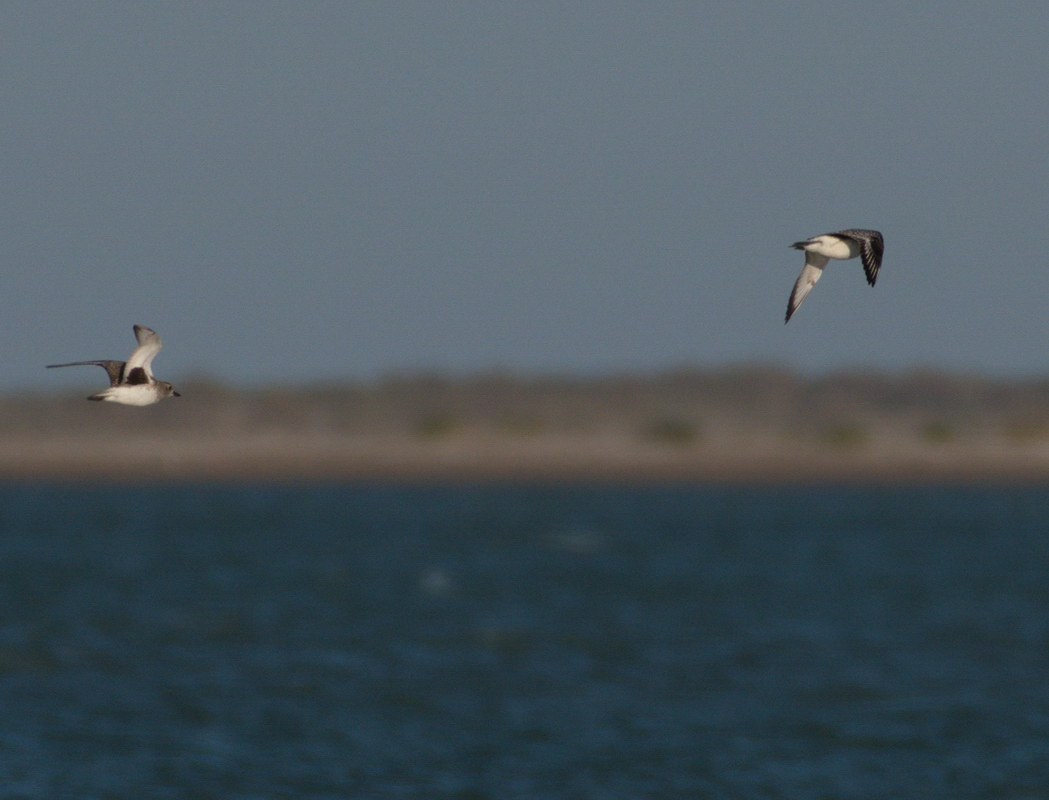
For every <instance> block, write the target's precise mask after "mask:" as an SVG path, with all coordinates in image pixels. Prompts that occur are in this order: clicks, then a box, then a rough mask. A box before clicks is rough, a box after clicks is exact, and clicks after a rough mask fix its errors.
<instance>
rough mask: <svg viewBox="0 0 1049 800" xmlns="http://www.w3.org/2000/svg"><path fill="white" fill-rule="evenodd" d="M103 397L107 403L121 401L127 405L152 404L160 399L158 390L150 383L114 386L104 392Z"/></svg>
mask: <svg viewBox="0 0 1049 800" xmlns="http://www.w3.org/2000/svg"><path fill="white" fill-rule="evenodd" d="M102 395H103V397H102V399H103V400H104V401H106V402H107V403H121V404H122V405H125V406H151V405H153V403H156V402H157V401H158V400H160V395H159V394H157V390H156V389H155V388H154V387H152V386H150V385H149V384H148V383H144V384H141V385H139V386H126V385H125V386H113V387H110V388H109V389H107V390H106V391H105V392H102Z"/></svg>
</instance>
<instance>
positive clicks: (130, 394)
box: [47, 325, 182, 406]
mask: <svg viewBox="0 0 1049 800" xmlns="http://www.w3.org/2000/svg"><path fill="white" fill-rule="evenodd" d="M135 338H136V339H137V340H138V347H136V348H135V350H134V351H133V352H132V353H131V355H130V356H128V360H127V361H73V362H71V363H69V364H48V365H47V368H48V369H55V368H56V367H79V366H82V365H85V364H90V365H92V366H98V367H102V369H104V370H105V371H106V374H107V375H109V388H108V389H104V390H102V391H101V392H98V393H97V394H93V395H91V396H90V397H89V398H87V399H88V400H105V401H107V402H109V403H123V404H124V405H126V406H149V405H153V403H159V402H160V401H161V400H163V399H164V398H165V397H170V396H172V395H173V396H175V397H181V396H182V395H180V394H179V393H178V392H176V391H175V389H174V388H173V387H172V386H171V384H170V383H167V382H165V381H158V380H157V379H156V378H154V377H153V369H152V367H151V365H152V364H153V359H154V358H155V357H156V355H157V353H159V352H160V347H161V344H160V337H159V336H158V335H157V332H156V331H154V330H150V329H149V328H147V327H145V326H143V325H136V326H135Z"/></svg>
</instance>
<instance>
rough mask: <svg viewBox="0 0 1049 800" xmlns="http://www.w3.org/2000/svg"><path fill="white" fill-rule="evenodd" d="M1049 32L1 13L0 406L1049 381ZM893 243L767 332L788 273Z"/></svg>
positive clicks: (1004, 20) (352, 13)
mask: <svg viewBox="0 0 1049 800" xmlns="http://www.w3.org/2000/svg"><path fill="white" fill-rule="evenodd" d="M1047 41H1049V5H1046V4H1045V3H1034V2H1031V3H1003V4H994V3H987V2H986V0H980V2H954V3H929V2H881V3H878V2H872V3H840V2H830V3H818V2H804V1H803V2H791V3H781V2H765V3H761V2H734V3H720V2H719V3H709V4H707V3H703V2H696V0H689V2H680V3H678V2H632V3H631V2H619V3H608V2H595V3H590V2H582V1H579V0H577V1H576V2H556V3H555V2H529V3H506V2H491V3H489V2H443V1H442V0H426V1H425V2H411V3H407V2H406V3H398V2H390V1H389V0H383V1H382V2H346V1H345V0H339V1H338V2H330V3H325V2H308V0H295V2H274V3H267V2H260V1H259V0H252V1H251V2H222V0H206V1H202V2H177V1H175V0H171V1H169V2H164V3H156V4H146V3H126V4H125V3H105V2H101V3H95V2H75V3H36V2H32V3H14V2H12V3H5V4H3V6H2V8H0V100H2V109H0V111H2V116H0V132H2V147H0V181H2V184H0V185H2V189H3V191H2V192H0V203H2V211H3V213H2V215H0V219H2V230H0V233H2V238H0V241H2V242H3V249H2V252H3V258H4V262H5V269H4V274H5V289H6V290H5V291H4V292H2V293H0V319H2V320H3V322H2V327H0V336H2V344H3V352H4V353H5V357H6V362H7V363H6V369H5V370H4V371H3V373H2V376H3V377H2V380H0V388H17V387H42V386H67V385H69V384H70V383H79V384H87V383H92V382H93V383H97V382H98V380H99V379H103V380H104V376H103V375H102V373H101V371H98V374H97V375H95V374H92V372H91V371H89V370H87V368H84V370H83V371H80V370H66V371H63V372H61V373H59V372H45V371H44V370H43V365H44V364H48V363H53V362H56V361H68V360H77V359H85V358H124V357H126V356H127V355H128V353H129V352H130V350H131V348H132V346H133V344H134V340H133V338H132V334H131V325H132V323H136V322H137V323H141V324H145V325H149V326H151V327H154V328H156V329H157V330H158V331H160V333H161V334H162V336H163V338H164V341H165V349H164V352H163V353H162V354H161V355H160V356H159V357H158V360H157V364H156V367H157V371H158V373H159V374H160V376H161V377H167V378H171V379H176V378H178V377H180V376H186V375H188V374H190V373H194V372H206V373H210V374H214V375H218V376H221V377H223V378H224V379H226V380H228V381H229V382H231V383H234V384H240V385H253V384H264V383H268V382H273V381H284V382H298V381H324V380H332V379H336V380H337V379H371V378H374V377H377V376H380V375H383V374H385V373H388V372H403V371H416V370H440V371H449V372H455V373H462V372H472V371H476V370H482V369H507V370H513V371H517V372H523V373H535V372H550V371H556V372H562V373H566V372H582V373H598V372H609V371H618V370H657V369H661V368H665V367H672V366H680V365H699V366H715V365H721V364H726V363H735V362H743V361H773V362H778V363H783V364H786V365H789V366H794V367H799V368H802V369H805V370H826V369H832V368H835V367H840V366H847V365H849V366H851V365H860V366H874V367H878V368H885V369H905V368H908V367H911V366H915V365H923V366H936V367H943V368H947V369H963V370H972V371H978V372H986V373H992V374H1000V375H1014V374H1028V373H1049V335H1047V334H1049V311H1047V305H1049V303H1047V300H1049V271H1047V265H1046V251H1047V240H1046V235H1045V225H1046V212H1047V208H1049V206H1047V200H1049V191H1047V190H1049V99H1047V92H1049V90H1047V86H1049V45H1047ZM843 227H869V228H877V229H879V230H881V231H883V233H884V234H885V240H886V252H885V261H884V265H883V269H882V273H881V277H880V280H879V283H878V286H877V287H876V288H874V289H871V288H870V287H868V286H867V285H866V282H865V281H864V279H863V274H862V269H861V267H860V265H859V263H858V262H856V261H853V262H847V263H840V262H839V263H833V264H832V265H831V267H829V268H828V270H827V273H826V274H825V276H824V278H823V280H822V281H821V283H820V284H819V285H818V286H817V287H816V288H815V290H814V291H813V293H812V294H811V295H810V296H809V298H808V300H807V301H806V303H805V305H804V307H803V308H802V309H801V310H800V311H799V312H798V314H797V315H796V316H795V317H794V319H793V320H791V323H790V325H787V326H784V324H783V313H784V311H785V308H786V303H787V296H788V294H789V292H790V289H791V286H792V285H793V282H794V280H795V278H796V277H797V275H798V272H799V271H800V269H801V265H802V260H803V259H802V256H801V254H799V253H797V252H795V251H793V250H790V249H788V245H789V244H790V243H791V242H793V241H796V240H797V239H800V238H805V237H807V236H811V235H815V234H818V233H823V232H827V231H833V230H837V229H839V228H843Z"/></svg>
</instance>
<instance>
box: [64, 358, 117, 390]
mask: <svg viewBox="0 0 1049 800" xmlns="http://www.w3.org/2000/svg"><path fill="white" fill-rule="evenodd" d="M82 366H92V367H102V369H104V370H105V371H106V374H107V375H108V376H109V385H110V386H116V385H118V384H119V383H120V379H121V378H122V377H123V375H124V362H123V361H72V362H70V363H68V364H48V365H47V368H48V369H55V368H57V367H82Z"/></svg>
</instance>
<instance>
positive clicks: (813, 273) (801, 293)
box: [784, 252, 830, 322]
mask: <svg viewBox="0 0 1049 800" xmlns="http://www.w3.org/2000/svg"><path fill="white" fill-rule="evenodd" d="M829 260H830V259H828V258H827V257H826V256H821V255H820V254H819V253H812V252H807V253H805V266H804V267H803V268H802V270H801V274H800V275H799V276H798V280H797V281H796V282H795V283H794V290H793V291H792V292H791V293H790V302H788V303H787V318H786V319H785V320H784V322H790V318H791V317H793V316H794V312H795V311H797V310H798V307H799V306H800V305H801V304H802V302H803V301H804V300H805V298H806V297H808V294H809V292H811V291H812V287H813V286H815V285H816V281H818V280H819V279H820V277H821V276H822V275H823V268H824V267H825V266H827V262H828V261H829Z"/></svg>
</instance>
